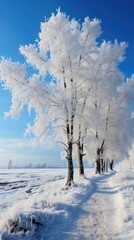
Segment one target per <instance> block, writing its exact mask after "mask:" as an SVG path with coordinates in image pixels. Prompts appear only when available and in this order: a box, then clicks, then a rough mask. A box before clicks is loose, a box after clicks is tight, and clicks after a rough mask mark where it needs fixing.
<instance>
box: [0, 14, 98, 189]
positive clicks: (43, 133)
mask: <svg viewBox="0 0 134 240" xmlns="http://www.w3.org/2000/svg"><path fill="white" fill-rule="evenodd" d="M99 33H100V24H99V20H97V19H94V20H92V21H90V20H89V19H88V18H85V20H84V22H83V24H82V26H80V24H79V23H78V22H77V21H76V20H75V19H73V20H69V18H68V17H67V16H66V15H65V14H63V13H61V12H60V10H58V11H57V14H56V15H54V14H52V16H51V17H50V19H48V20H46V21H45V22H43V23H42V24H41V32H40V34H39V39H38V41H37V42H36V43H35V44H33V45H29V46H21V47H20V52H21V54H22V55H23V56H24V57H25V58H26V63H27V64H29V65H31V66H32V67H33V68H35V69H36V70H37V71H36V74H32V75H31V76H30V77H28V76H27V72H26V64H23V65H21V64H19V63H14V62H12V61H11V60H5V59H2V61H1V64H0V75H1V79H2V80H3V81H4V84H5V87H6V88H7V89H9V90H10V91H11V93H12V106H11V109H10V112H9V113H8V116H11V117H15V116H16V115H18V114H19V113H20V112H21V111H22V109H23V107H24V105H28V110H29V111H30V110H31V109H34V110H35V113H36V117H35V122H34V124H33V125H32V126H28V128H27V130H26V132H27V133H30V132H31V133H32V134H34V135H35V136H36V137H37V138H38V139H40V140H42V141H43V142H45V141H46V138H47V139H53V140H54V139H55V140H57V141H58V142H60V143H61V144H62V145H63V147H64V149H65V152H66V159H67V163H68V178H67V185H70V184H71V182H72V181H73V160H72V152H73V144H74V142H75V141H74V122H75V120H76V118H77V119H78V116H80V111H81V104H82V106H83V100H82V99H84V98H85V95H84V94H83V91H82V92H81V90H83V87H82V85H83V83H84V82H86V81H87V79H88V78H89V76H88V75H89V73H88V59H89V58H90V56H91V55H92V54H93V52H94V51H95V48H96V41H95V40H96V37H97V36H98V35H99ZM80 128H81V125H80V123H79V129H80ZM79 132H80V131H79ZM79 140H81V137H79Z"/></svg>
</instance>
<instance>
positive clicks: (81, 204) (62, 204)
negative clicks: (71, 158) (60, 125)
mask: <svg viewBox="0 0 134 240" xmlns="http://www.w3.org/2000/svg"><path fill="white" fill-rule="evenodd" d="M86 176H87V178H85V179H79V177H78V173H77V171H76V172H75V182H76V183H75V184H74V186H72V187H71V188H70V189H66V188H65V182H66V170H65V169H51V170H37V169H36V170H27V171H26V170H12V171H3V172H1V174H0V208H1V212H0V232H1V239H2V240H10V239H11V240H16V239H17V240H22V239H25V240H26V239H29V240H30V239H32V240H35V239H39V240H54V239H55V240H62V239H63V240H84V239H85V240H96V239H98V240H112V239H114V240H122V239H123V240H128V239H129V240H133V239H134V229H133V224H134V178H133V176H134V171H133V170H129V171H126V172H125V171H123V170H122V171H121V172H119V171H118V172H116V171H115V172H111V173H108V174H105V175H101V176H94V170H93V169H87V170H86Z"/></svg>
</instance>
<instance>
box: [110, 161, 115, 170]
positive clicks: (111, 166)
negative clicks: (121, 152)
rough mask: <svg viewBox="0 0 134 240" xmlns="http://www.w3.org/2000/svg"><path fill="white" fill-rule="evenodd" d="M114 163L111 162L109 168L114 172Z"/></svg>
mask: <svg viewBox="0 0 134 240" xmlns="http://www.w3.org/2000/svg"><path fill="white" fill-rule="evenodd" d="M113 163H114V161H113V160H111V161H110V162H109V168H110V170H112V171H113Z"/></svg>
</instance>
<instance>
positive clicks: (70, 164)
mask: <svg viewBox="0 0 134 240" xmlns="http://www.w3.org/2000/svg"><path fill="white" fill-rule="evenodd" d="M72 150H73V145H72V142H69V143H68V148H67V157H66V158H67V163H68V177H67V183H66V185H67V186H71V184H72V183H73V175H74V168H73V160H72Z"/></svg>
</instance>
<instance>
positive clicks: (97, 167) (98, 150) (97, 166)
mask: <svg viewBox="0 0 134 240" xmlns="http://www.w3.org/2000/svg"><path fill="white" fill-rule="evenodd" d="M97 173H99V174H100V149H99V148H98V149H97V160H96V169H95V174H97Z"/></svg>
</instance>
